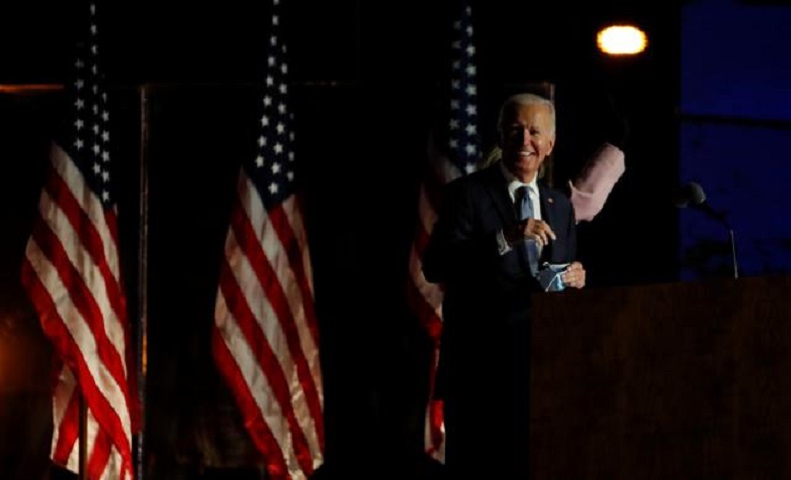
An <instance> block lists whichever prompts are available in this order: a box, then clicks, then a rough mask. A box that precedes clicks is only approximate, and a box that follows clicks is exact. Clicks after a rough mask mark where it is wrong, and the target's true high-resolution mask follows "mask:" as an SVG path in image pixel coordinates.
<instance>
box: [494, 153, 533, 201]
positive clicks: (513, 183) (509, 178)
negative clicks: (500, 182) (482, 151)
mask: <svg viewBox="0 0 791 480" xmlns="http://www.w3.org/2000/svg"><path fill="white" fill-rule="evenodd" d="M500 171H501V172H503V176H504V177H505V181H506V182H508V195H510V196H511V199H512V200H513V199H515V198H516V190H517V189H518V188H519V187H524V186H527V187H530V189H531V190H532V191H533V193H534V194H536V195H537V194H538V175H536V176H535V177H533V180H532V181H531V182H529V183H522V181H521V180H519V179H518V178H516V176H515V175H514V174H513V173H511V172H510V171H509V170H508V169H507V168H505V164H503V162H502V161H500Z"/></svg>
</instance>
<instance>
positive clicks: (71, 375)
mask: <svg viewBox="0 0 791 480" xmlns="http://www.w3.org/2000/svg"><path fill="white" fill-rule="evenodd" d="M89 12H90V16H89V15H88V13H89ZM83 20H84V23H78V24H77V25H75V27H79V28H78V29H77V31H78V32H81V33H84V35H80V38H79V39H78V42H77V48H76V58H75V60H74V63H73V69H74V70H73V71H74V74H75V75H74V77H73V79H72V80H70V83H68V84H66V85H65V92H66V98H67V100H68V102H67V107H68V110H69V111H70V115H69V116H68V117H67V118H66V119H65V121H64V122H63V124H62V125H61V126H60V128H58V129H57V131H56V134H55V138H54V141H53V144H52V147H51V152H50V164H49V165H48V171H47V175H46V180H45V184H44V187H43V189H42V191H41V196H40V199H39V208H38V214H37V216H36V218H35V219H34V222H33V228H32V232H31V235H30V238H29V240H28V243H27V247H26V250H25V258H24V260H23V264H22V283H23V285H24V287H25V289H26V290H27V293H28V295H29V296H30V299H31V301H32V304H33V306H34V308H35V309H36V311H37V313H38V316H39V319H40V321H41V325H42V328H43V330H44V332H45V334H46V335H47V336H48V337H49V339H50V340H51V341H52V343H53V344H54V349H55V352H56V354H57V356H58V359H59V360H60V361H61V367H60V370H59V375H58V378H57V381H56V384H55V389H54V393H53V420H54V431H53V438H52V451H51V457H52V460H53V461H54V462H55V463H57V464H59V465H63V466H65V467H67V468H68V469H69V470H72V471H74V472H77V471H78V469H79V465H80V463H79V442H78V440H79V438H78V437H79V432H80V422H79V417H80V408H81V405H80V400H81V399H82V400H84V405H85V408H86V413H87V423H86V425H85V426H86V431H87V439H86V440H87V447H88V452H87V462H86V465H85V469H86V470H87V471H86V472H85V473H87V478H90V479H100V478H101V479H105V478H112V479H131V478H132V477H133V476H134V473H133V470H134V468H133V465H132V452H131V450H132V433H133V428H136V427H137V425H136V424H137V415H138V412H137V408H138V402H137V398H136V396H135V395H136V389H135V376H136V375H135V370H134V365H135V362H134V353H133V350H132V348H131V341H130V335H129V321H128V319H127V311H126V298H125V295H124V287H123V281H122V277H121V268H120V262H119V255H118V220H117V209H116V204H115V196H114V194H113V188H112V183H111V180H113V179H111V173H112V172H113V168H112V166H111V158H110V134H109V129H108V126H109V113H108V103H107V94H106V92H105V91H104V89H103V86H102V75H101V74H100V72H99V61H98V60H99V58H98V54H99V52H98V43H97V22H96V8H95V5H94V4H90V10H88V5H85V14H84V15H81V16H80V19H79V21H80V22H82V21H83Z"/></svg>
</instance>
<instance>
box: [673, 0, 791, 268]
mask: <svg viewBox="0 0 791 480" xmlns="http://www.w3.org/2000/svg"><path fill="white" fill-rule="evenodd" d="M789 25H791V6H779V5H772V6H769V5H762V6H758V5H746V4H742V3H738V2H735V1H727V0H716V1H701V2H692V3H690V4H689V5H686V6H685V7H684V8H683V16H682V42H681V43H682V51H681V120H682V121H681V131H680V166H679V176H680V179H679V181H680V182H682V183H683V182H687V181H697V182H699V183H700V184H701V185H702V186H703V187H704V189H705V191H706V194H707V198H708V202H709V204H710V205H711V206H712V207H713V208H714V209H716V210H720V211H722V212H724V213H726V214H727V216H728V219H729V221H730V223H731V225H732V226H733V228H734V231H735V238H736V251H737V258H738V263H739V269H740V272H739V273H740V274H741V275H744V276H754V275H764V274H771V273H791V222H789V207H791V201H789V196H790V195H791V56H789V47H791V33H790V32H789ZM679 222H680V225H679V226H680V232H681V239H680V250H679V251H680V256H681V262H682V263H681V265H682V267H681V278H682V279H683V280H693V279H699V278H707V277H712V276H722V275H729V274H731V272H732V267H731V264H732V262H731V256H730V242H729V241H728V234H727V230H726V229H725V228H724V227H723V226H722V225H720V224H719V223H717V222H716V221H714V220H712V219H710V218H708V217H706V216H704V215H703V214H702V213H701V212H699V211H694V210H691V209H684V210H682V211H681V212H680V215H679Z"/></svg>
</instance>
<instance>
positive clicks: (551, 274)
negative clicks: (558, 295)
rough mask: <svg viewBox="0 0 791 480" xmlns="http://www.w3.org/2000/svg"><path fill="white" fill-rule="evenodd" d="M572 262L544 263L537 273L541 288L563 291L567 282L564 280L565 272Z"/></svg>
mask: <svg viewBox="0 0 791 480" xmlns="http://www.w3.org/2000/svg"><path fill="white" fill-rule="evenodd" d="M569 265H571V264H570V263H544V264H543V265H541V268H540V269H539V270H538V273H537V274H536V278H538V281H539V283H540V284H541V288H543V289H544V291H545V292H561V291H563V290H565V288H566V284H565V283H564V282H563V272H565V271H566V269H567V268H568V266H569Z"/></svg>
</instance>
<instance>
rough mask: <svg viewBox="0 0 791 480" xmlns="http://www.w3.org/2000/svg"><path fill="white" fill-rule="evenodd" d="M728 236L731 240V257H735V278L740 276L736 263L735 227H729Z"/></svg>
mask: <svg viewBox="0 0 791 480" xmlns="http://www.w3.org/2000/svg"><path fill="white" fill-rule="evenodd" d="M728 236H729V237H730V240H731V257H732V259H733V278H737V279H738V278H739V267H738V265H737V264H736V239H735V238H734V235H733V229H732V228H728Z"/></svg>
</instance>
